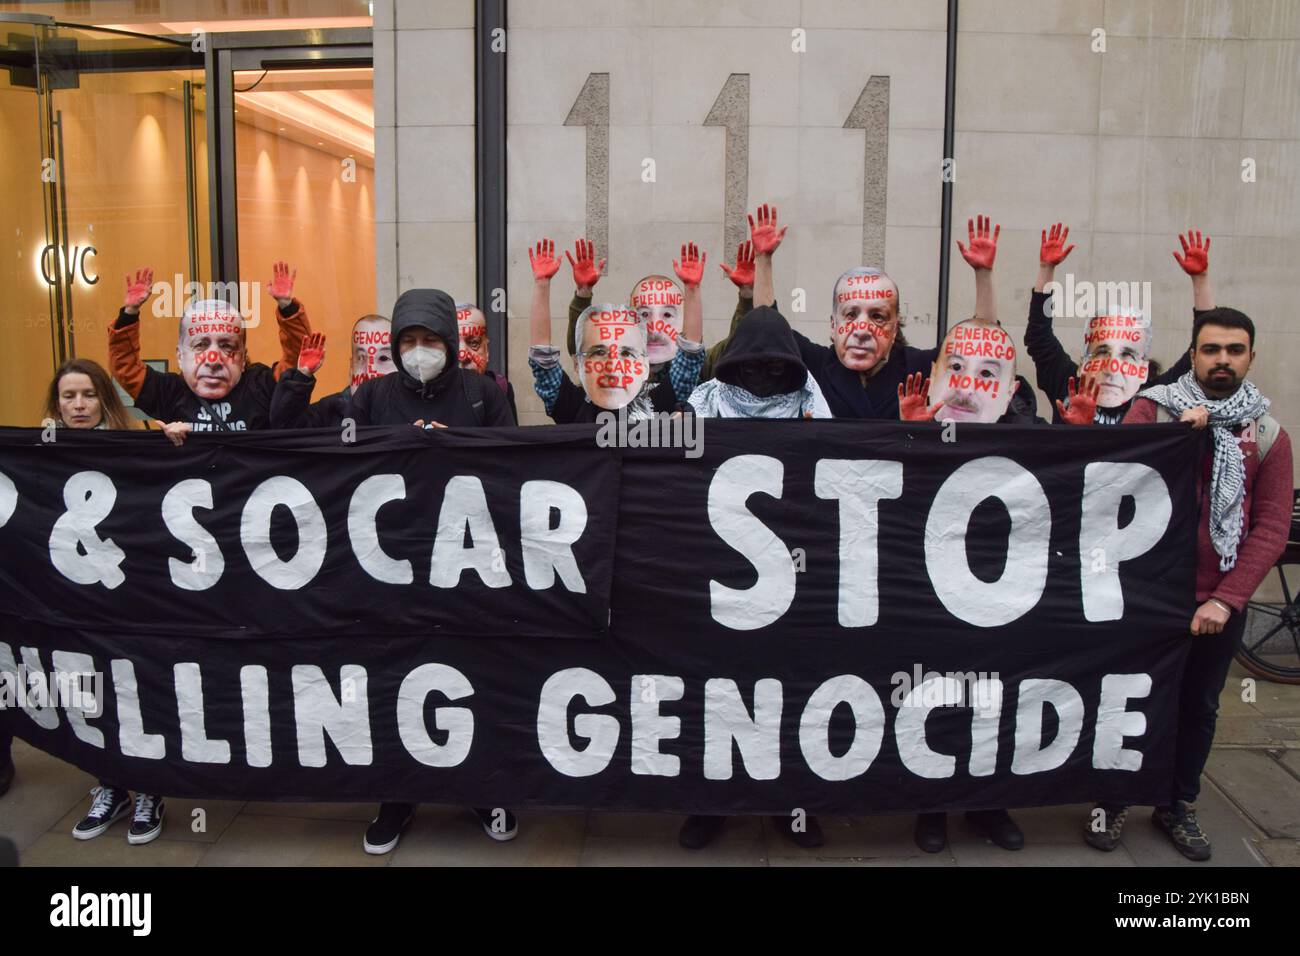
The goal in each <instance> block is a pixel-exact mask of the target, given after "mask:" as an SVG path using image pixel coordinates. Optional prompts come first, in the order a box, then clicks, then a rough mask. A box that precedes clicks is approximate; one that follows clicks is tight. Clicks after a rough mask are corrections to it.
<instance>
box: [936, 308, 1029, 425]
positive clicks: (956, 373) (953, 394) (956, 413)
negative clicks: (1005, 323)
mask: <svg viewBox="0 0 1300 956" xmlns="http://www.w3.org/2000/svg"><path fill="white" fill-rule="evenodd" d="M1018 384H1019V383H1018V382H1017V381H1016V346H1015V343H1014V342H1013V341H1012V340H1011V336H1010V335H1008V334H1007V333H1006V331H1005V330H1004V329H1003V328H1002V327H1001V326H999V325H996V324H994V323H991V322H980V321H976V320H974V319H967V320H966V321H965V322H958V323H957V324H956V325H954V326H953V327H952V328H951V329H949V330H948V334H947V335H946V336H944V340H943V345H942V346H940V348H939V354H938V356H936V358H935V360H934V368H933V370H932V371H931V374H930V401H931V402H932V403H936V404H937V403H940V402H942V403H943V407H942V408H940V409H939V411H938V412H937V413H936V414H935V416H934V417H935V421H940V422H947V421H955V422H996V421H997V420H998V419H999V418H1001V417H1002V416H1003V415H1004V414H1006V411H1007V406H1008V405H1009V404H1010V403H1011V396H1012V395H1013V394H1014V393H1015V390H1016V387H1017V385H1018Z"/></svg>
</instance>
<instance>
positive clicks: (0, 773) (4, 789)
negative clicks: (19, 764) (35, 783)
mask: <svg viewBox="0 0 1300 956" xmlns="http://www.w3.org/2000/svg"><path fill="white" fill-rule="evenodd" d="M13 783H14V761H13V758H12V757H10V758H9V759H8V760H6V761H5V762H4V763H2V764H0V797H3V796H4V795H5V794H6V793H8V792H9V788H10V787H12V786H13Z"/></svg>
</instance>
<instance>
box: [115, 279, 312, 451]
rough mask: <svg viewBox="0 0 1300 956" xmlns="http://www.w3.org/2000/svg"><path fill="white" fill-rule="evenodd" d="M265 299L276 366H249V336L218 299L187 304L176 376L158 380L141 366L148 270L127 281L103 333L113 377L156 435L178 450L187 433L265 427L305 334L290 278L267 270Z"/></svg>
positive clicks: (304, 316) (304, 322)
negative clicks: (272, 307)
mask: <svg viewBox="0 0 1300 956" xmlns="http://www.w3.org/2000/svg"><path fill="white" fill-rule="evenodd" d="M273 271H274V275H273V277H272V279H271V282H270V283H269V284H268V285H267V292H268V293H269V294H270V295H271V297H272V298H273V299H275V301H276V306H277V309H276V320H277V322H278V324H279V329H280V348H281V360H280V361H279V362H277V363H276V365H275V366H274V367H270V368H269V367H267V366H265V365H262V364H253V365H249V364H248V330H247V328H246V325H245V323H244V319H243V316H241V315H240V314H239V311H238V310H237V309H235V308H234V307H233V306H232V305H230V304H229V303H227V302H224V301H222V300H220V299H205V300H202V301H198V302H191V303H190V304H189V305H187V306H186V307H185V311H184V314H183V315H182V316H181V320H180V334H179V337H178V341H177V345H176V363H177V366H178V368H179V369H180V372H179V373H174V372H158V371H155V370H154V369H151V368H149V367H148V366H147V365H145V364H144V362H142V361H141V360H140V324H139V320H140V308H141V306H143V305H144V303H145V302H146V301H148V299H149V296H150V295H151V294H152V289H153V270H152V269H139V270H137V271H136V273H135V277H134V279H133V278H132V277H131V276H129V275H128V276H127V281H126V285H127V289H126V298H125V299H124V300H123V303H122V310H121V311H120V312H119V313H118V316H117V319H116V320H115V321H114V322H113V323H112V325H110V326H109V328H108V354H109V358H110V361H111V365H112V369H113V377H114V378H116V379H117V381H118V383H119V384H120V385H121V386H122V387H123V388H124V389H126V391H127V394H129V395H130V396H131V397H132V398H133V399H135V404H136V407H137V408H139V409H141V410H143V411H144V412H146V413H147V414H148V415H150V416H151V417H153V418H156V419H158V420H159V421H160V422H164V423H165V424H164V427H163V431H164V432H165V433H166V434H167V437H168V438H170V439H171V440H172V441H173V442H174V443H176V444H180V443H181V442H183V441H184V440H185V436H186V435H188V434H189V433H190V432H192V431H246V430H248V429H250V428H266V427H268V426H269V425H270V423H271V395H272V392H273V391H274V388H275V382H276V379H277V378H279V376H280V373H281V372H282V371H283V370H285V369H287V368H292V367H293V365H294V364H295V363H296V362H297V360H298V352H299V350H300V348H301V347H302V339H303V337H304V336H305V335H307V333H309V332H310V331H311V325H310V323H309V322H308V320H307V312H306V310H305V309H304V308H303V307H302V303H301V302H299V301H298V300H297V299H295V298H294V297H293V283H294V279H295V278H297V275H298V273H297V271H296V270H295V271H293V272H292V273H291V272H290V270H289V266H288V264H287V263H284V262H277V263H275V265H274V270H273Z"/></svg>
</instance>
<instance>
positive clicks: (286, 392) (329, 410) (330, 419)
mask: <svg viewBox="0 0 1300 956" xmlns="http://www.w3.org/2000/svg"><path fill="white" fill-rule="evenodd" d="M315 387H316V379H315V377H313V376H311V375H304V374H303V373H302V372H300V371H298V370H297V369H296V368H291V369H289V370H287V371H286V372H285V373H284V374H283V375H281V376H280V381H278V382H276V383H275V392H274V394H272V396H271V427H272V428H333V427H335V426H337V425H339V424H341V423H342V422H343V419H344V418H345V417H347V416H346V412H347V407H348V399H350V398H351V397H352V392H351V389H350V388H345V389H343V390H342V391H341V392H335V393H334V394H332V395H326V396H325V397H324V398H322V399H321V400H320V401H319V402H313V401H312V400H311V393H312V389H314V388H315ZM308 403H310V404H308Z"/></svg>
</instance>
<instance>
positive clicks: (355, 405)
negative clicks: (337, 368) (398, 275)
mask: <svg viewBox="0 0 1300 956" xmlns="http://www.w3.org/2000/svg"><path fill="white" fill-rule="evenodd" d="M413 327H420V328H426V329H428V330H429V331H431V332H433V333H434V334H435V335H437V336H438V337H439V338H440V339H442V341H443V343H444V344H445V345H446V346H447V364H446V365H445V366H444V367H443V370H442V372H441V373H440V374H439V375H438V377H437V378H435V379H433V380H432V381H429V382H423V383H421V382H420V380H419V379H417V378H415V376H413V375H411V373H410V372H408V371H407V370H406V366H405V365H403V364H402V361H401V357H400V355H399V354H398V349H399V346H398V343H399V342H400V340H401V337H402V333H403V332H404V331H406V330H407V329H409V328H413ZM392 343H393V352H394V355H393V358H394V359H396V364H397V371H395V372H393V373H391V374H389V375H385V376H383V377H382V378H372V379H370V380H368V381H365V382H362V383H361V387H360V388H358V389H357V390H356V392H354V393H353V395H352V401H351V402H350V403H349V406H348V409H347V413H348V416H349V417H351V418H352V419H354V420H355V421H356V423H357V424H358V425H409V424H411V423H412V422H415V421H417V420H421V419H422V420H424V421H425V422H426V423H427V422H440V423H441V424H443V425H448V426H474V425H514V424H515V418H514V415H512V414H511V412H510V405H509V403H508V402H507V401H506V396H505V393H504V392H503V391H501V389H500V388H498V387H497V386H496V385H495V384H494V383H492V382H489V381H488V380H487V379H485V378H484V377H483V376H482V375H479V374H478V373H477V372H472V371H466V370H464V369H462V368H461V367H460V366H459V365H457V364H456V353H457V352H458V351H459V349H460V331H459V329H458V328H457V326H456V303H455V302H454V301H453V300H452V298H451V296H449V295H448V294H447V293H445V292H443V291H442V290H440V289H408V290H407V291H406V292H403V293H402V294H401V295H400V296H398V298H397V302H396V304H395V305H394V306H393V333H392Z"/></svg>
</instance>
